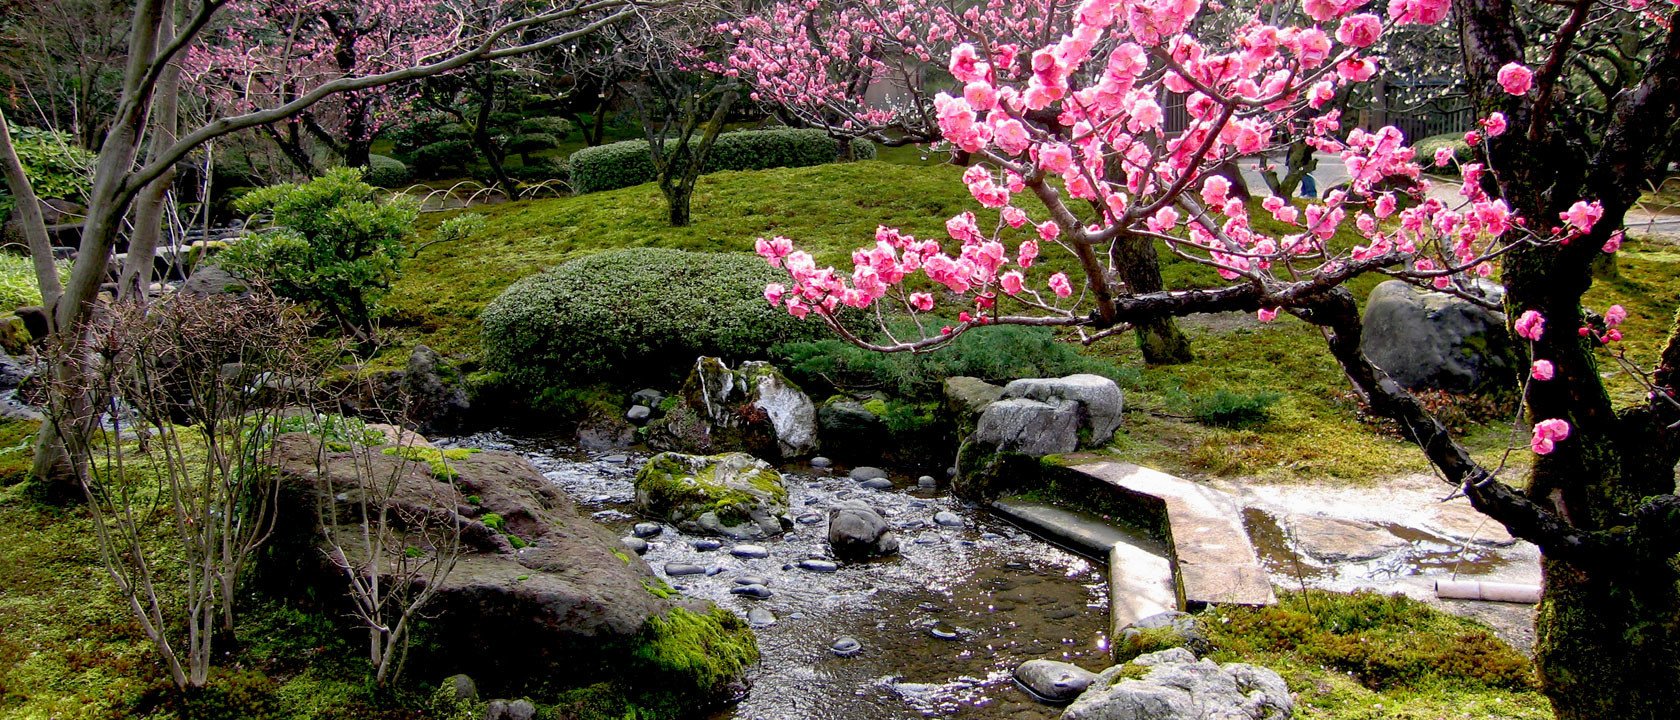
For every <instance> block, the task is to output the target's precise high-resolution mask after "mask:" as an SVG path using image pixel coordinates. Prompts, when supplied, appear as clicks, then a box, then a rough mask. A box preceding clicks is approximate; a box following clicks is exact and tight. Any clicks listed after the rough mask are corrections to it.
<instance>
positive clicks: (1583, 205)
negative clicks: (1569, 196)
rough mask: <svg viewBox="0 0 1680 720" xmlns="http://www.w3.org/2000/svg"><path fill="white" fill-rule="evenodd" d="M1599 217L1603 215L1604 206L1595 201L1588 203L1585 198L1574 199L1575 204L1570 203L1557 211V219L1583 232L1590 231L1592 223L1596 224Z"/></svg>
mask: <svg viewBox="0 0 1680 720" xmlns="http://www.w3.org/2000/svg"><path fill="white" fill-rule="evenodd" d="M1601 217H1604V206H1603V205H1600V204H1598V202H1597V201H1593V202H1590V203H1589V202H1587V201H1585V200H1576V201H1575V204H1574V205H1570V206H1569V209H1568V210H1565V211H1563V212H1561V213H1558V218H1559V219H1561V220H1563V221H1564V222H1566V223H1569V225H1570V226H1571V227H1573V228H1575V229H1576V230H1578V231H1580V232H1583V233H1585V232H1590V231H1592V229H1593V225H1595V224H1597V223H1598V219H1599V218H1601Z"/></svg>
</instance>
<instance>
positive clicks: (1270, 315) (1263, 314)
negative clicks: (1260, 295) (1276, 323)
mask: <svg viewBox="0 0 1680 720" xmlns="http://www.w3.org/2000/svg"><path fill="white" fill-rule="evenodd" d="M1257 314H1258V315H1259V317H1260V322H1263V323H1269V322H1271V321H1273V320H1276V319H1277V316H1278V309H1277V308H1260V311H1259V313H1257Z"/></svg>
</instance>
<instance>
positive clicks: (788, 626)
mask: <svg viewBox="0 0 1680 720" xmlns="http://www.w3.org/2000/svg"><path fill="white" fill-rule="evenodd" d="M439 444H440V445H445V444H447V445H456V446H464V447H481V448H486V449H499V450H511V451H514V452H518V453H521V454H523V455H525V456H526V457H528V458H529V459H530V460H531V462H532V463H534V464H535V465H536V466H537V468H538V469H539V470H541V471H542V472H543V473H544V475H545V476H546V477H548V478H549V479H550V480H552V481H553V482H554V483H555V484H556V485H557V486H558V487H560V488H561V489H562V490H564V491H565V492H566V493H568V494H569V495H570V496H571V498H572V499H573V500H574V501H575V502H576V503H577V505H578V508H579V510H580V511H582V512H585V513H590V514H592V516H593V517H594V518H595V520H596V521H598V522H600V523H602V524H604V525H607V526H609V527H611V528H613V529H614V530H615V531H617V532H619V533H621V534H623V535H629V534H630V531H631V528H632V526H633V525H634V524H635V523H636V522H638V521H639V520H642V519H641V518H638V517H636V515H635V509H634V507H633V502H634V499H635V489H634V486H633V480H634V478H635V474H636V471H637V470H638V469H639V468H640V467H641V464H642V462H643V461H644V460H645V459H646V458H647V455H645V454H641V453H635V452H611V453H605V454H593V455H591V454H587V453H583V452H580V451H578V450H577V449H576V448H574V447H572V446H570V445H568V444H566V443H565V442H563V441H561V440H558V439H553V438H546V439H545V438H541V437H516V436H510V435H505V434H501V433H485V434H479V435H473V436H469V437H464V438H458V439H455V440H454V441H451V442H448V443H439ZM783 474H784V476H785V478H786V483H787V488H788V492H789V495H790V503H789V504H790V507H791V510H790V512H789V515H791V516H793V517H794V518H795V522H794V528H793V530H791V531H789V532H787V533H785V534H784V535H783V536H782V537H781V538H778V539H771V540H768V541H764V542H759V543H756V544H760V545H763V546H765V547H766V548H767V549H768V550H769V552H770V554H769V557H767V558H763V559H743V558H737V557H734V556H732V555H730V553H729V549H730V547H731V545H732V544H733V543H731V542H730V541H728V539H726V538H718V539H719V540H722V541H723V544H722V547H721V548H720V549H716V550H709V551H701V550H697V549H696V548H695V542H696V541H699V540H703V539H706V538H701V537H698V536H689V535H684V534H681V533H678V532H677V531H676V530H675V529H674V528H672V527H670V526H666V527H665V529H664V532H663V533H662V534H660V535H658V536H656V537H652V538H649V539H648V540H649V543H650V545H651V547H650V549H649V550H648V552H647V554H646V555H645V556H644V559H646V560H647V562H648V564H649V565H651V566H652V567H653V568H654V571H655V573H656V574H658V575H659V576H660V577H662V578H665V579H666V580H667V582H669V583H670V584H671V585H672V586H673V587H675V588H677V589H679V590H681V591H682V592H684V593H686V594H688V595H690V596H694V597H701V598H705V599H708V600H711V601H712V602H714V603H717V604H718V605H720V606H722V607H725V608H728V609H729V610H731V611H733V612H735V613H737V614H739V615H741V616H742V617H748V616H749V613H751V614H752V618H751V619H754V620H757V621H759V623H760V624H759V626H758V627H756V632H757V634H758V644H759V649H760V651H761V653H762V655H763V660H762V662H761V663H760V665H759V667H758V668H757V669H756V670H755V671H754V673H753V676H752V678H751V680H752V683H753V687H752V690H751V692H750V693H749V694H748V695H747V697H746V698H745V699H743V700H742V701H741V702H740V703H739V704H738V705H736V706H734V707H732V708H729V709H727V710H725V711H723V712H721V713H719V714H718V715H717V717H718V718H739V719H741V720H784V719H786V718H811V717H821V718H824V719H825V720H894V719H897V718H924V717H940V718H1053V717H1057V716H1058V715H1059V714H1060V712H1061V709H1060V708H1054V707H1049V706H1045V705H1041V704H1039V703H1037V702H1034V701H1033V700H1032V699H1031V698H1030V697H1029V696H1028V695H1027V694H1026V692H1025V691H1023V690H1021V689H1020V688H1019V687H1017V686H1016V685H1015V684H1014V682H1013V680H1012V679H1011V672H1012V671H1013V669H1014V668H1015V666H1016V665H1018V664H1020V663H1021V662H1023V661H1026V660H1030V659H1034V658H1050V659H1057V660H1064V661H1067V662H1072V663H1074V664H1077V665H1080V666H1083V667H1085V668H1086V669H1089V670H1093V671H1100V670H1102V669H1103V668H1105V667H1107V666H1108V664H1109V663H1108V661H1107V660H1108V656H1109V653H1108V638H1107V634H1106V633H1107V626H1108V584H1107V581H1106V578H1105V574H1104V572H1103V570H1102V569H1101V568H1099V567H1098V566H1097V565H1096V564H1095V563H1092V562H1090V561H1088V560H1086V559H1084V558H1082V557H1079V556H1077V555H1074V554H1072V553H1069V552H1066V551H1064V550H1061V549H1059V548H1057V547H1054V546H1052V545H1049V544H1047V543H1045V542H1043V541H1040V540H1038V539H1036V538H1034V537H1032V536H1030V535H1028V534H1026V533H1023V532H1021V531H1019V530H1017V529H1015V528H1013V527H1011V526H1009V525H1008V524H1006V523H1004V522H1003V521H1001V520H997V519H995V518H993V517H991V516H990V515H988V514H986V513H985V512H983V511H981V510H978V509H976V508H973V507H970V506H966V505H964V504H963V503H961V502H958V501H955V500H953V499H951V498H949V497H948V496H947V495H946V494H944V493H943V492H942V491H940V492H934V491H924V490H918V489H916V484H915V481H914V480H911V479H908V478H899V477H895V478H893V480H894V482H895V487H894V488H892V489H890V490H887V489H883V490H872V489H867V488H864V487H861V486H859V484H858V483H857V482H855V481H853V480H851V479H849V478H847V477H846V476H845V475H844V474H843V473H841V472H839V471H836V472H834V473H830V472H828V471H825V470H816V469H813V468H810V467H806V466H797V467H786V468H783ZM854 499H855V500H863V501H865V502H868V503H869V504H870V505H871V506H873V507H874V508H875V509H876V510H877V511H879V512H880V513H881V514H882V516H883V517H885V518H886V519H887V521H888V522H889V523H890V524H892V526H893V528H894V532H895V533H897V535H898V538H899V541H900V544H901V548H902V549H901V552H900V555H899V556H898V557H894V558H890V559H886V560H879V561H875V562H870V563H859V564H850V565H847V564H842V565H841V566H840V568H839V570H838V571H837V572H812V571H809V570H804V569H801V568H799V567H798V563H799V562H800V561H801V560H804V559H807V558H824V557H827V551H828V547H827V541H826V529H827V508H828V507H829V506H830V505H832V504H833V503H835V502H837V501H840V500H854ZM940 512H950V513H954V514H955V515H956V516H957V517H959V518H960V519H961V520H962V524H961V526H947V525H940V524H937V523H935V522H934V520H933V517H934V515H935V514H936V513H940ZM947 520H949V518H947ZM670 563H684V564H693V565H698V566H699V567H701V568H705V569H706V571H707V574H704V575H687V576H679V577H666V575H665V573H664V572H663V568H665V566H666V565H667V564H670ZM749 576H758V577H759V578H761V579H767V580H769V583H768V587H769V589H770V590H771V591H772V593H773V594H772V595H771V596H770V597H768V598H766V599H762V600H760V599H753V598H748V597H744V596H741V595H736V594H732V593H731V592H730V591H731V589H733V588H735V587H737V586H738V585H737V583H736V580H737V579H738V578H743V577H749ZM754 611H757V612H754ZM764 611H768V612H769V613H770V614H771V615H773V616H774V618H775V619H774V623H773V624H769V625H763V624H762V623H763V622H764V621H767V620H768V619H769V618H768V617H767V616H765V614H764ZM842 637H849V638H852V639H854V640H856V641H857V642H858V643H859V644H860V645H861V646H862V651H861V652H860V653H858V654H856V655H854V656H850V657H840V656H838V655H836V654H835V653H834V652H833V651H832V650H831V646H832V645H833V644H834V642H835V641H836V640H838V639H840V638H842Z"/></svg>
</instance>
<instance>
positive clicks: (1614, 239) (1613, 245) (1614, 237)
mask: <svg viewBox="0 0 1680 720" xmlns="http://www.w3.org/2000/svg"><path fill="white" fill-rule="evenodd" d="M1603 249H1604V252H1607V253H1613V252H1616V251H1617V250H1620V249H1622V231H1620V230H1617V231H1616V232H1613V233H1610V239H1609V240H1605V241H1604V248H1603Z"/></svg>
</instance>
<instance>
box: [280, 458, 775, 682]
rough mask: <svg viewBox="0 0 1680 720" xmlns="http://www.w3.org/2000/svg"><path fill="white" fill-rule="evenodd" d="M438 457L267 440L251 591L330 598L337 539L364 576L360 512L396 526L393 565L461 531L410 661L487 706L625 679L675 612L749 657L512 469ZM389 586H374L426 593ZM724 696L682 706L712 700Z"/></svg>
mask: <svg viewBox="0 0 1680 720" xmlns="http://www.w3.org/2000/svg"><path fill="white" fill-rule="evenodd" d="M386 451H391V452H390V453H387V452H386ZM439 452H440V451H438V450H435V449H427V448H424V447H419V446H409V447H404V446H385V445H381V446H374V447H371V448H357V449H352V450H339V449H333V448H327V449H325V450H322V449H321V448H320V447H319V444H318V443H317V441H316V440H315V439H314V438H312V437H309V436H307V435H303V434H297V433H294V434H289V435H284V436H282V437H280V438H279V439H278V440H276V442H275V457H276V462H277V465H278V467H279V470H280V478H281V492H280V494H279V502H278V511H277V518H278V525H277V526H276V528H275V532H274V535H273V538H272V540H271V541H270V542H269V544H268V549H267V551H266V552H265V558H264V564H263V566H262V567H261V568H260V569H259V570H260V572H259V575H258V578H257V580H258V582H257V583H256V584H255V587H259V588H262V589H266V590H269V591H270V592H277V593H305V592H307V593H310V597H311V598H313V601H314V602H322V601H326V600H324V599H329V598H332V597H333V596H335V595H338V594H340V593H343V592H344V588H345V585H346V583H345V577H344V576H345V573H344V572H343V571H342V570H340V569H339V568H338V567H335V566H334V563H333V561H332V560H330V559H329V558H331V557H333V556H334V553H332V552H329V550H330V549H331V548H330V546H328V545H327V539H328V538H332V537H336V538H339V543H338V545H339V547H340V548H341V550H340V552H342V553H343V556H349V557H351V558H353V559H355V560H356V561H357V562H361V561H363V560H365V559H366V557H367V555H366V554H367V552H368V550H367V549H366V545H364V544H363V543H361V542H360V541H359V540H358V538H360V537H362V529H363V525H362V524H361V523H360V522H358V521H357V520H356V518H357V517H358V515H357V513H358V512H359V511H361V510H362V508H361V502H363V501H366V502H369V503H373V504H376V505H381V506H384V507H385V508H386V509H387V510H388V511H389V516H390V517H392V518H395V519H398V520H393V523H394V527H392V529H391V532H392V533H393V537H391V538H390V540H389V542H388V543H387V548H388V549H389V550H388V551H389V552H391V553H393V554H394V557H395V558H396V559H403V558H406V559H407V561H408V562H419V561H421V560H423V559H424V558H426V557H427V556H428V553H432V552H437V551H436V550H435V549H434V548H436V547H439V546H438V545H436V543H438V542H440V538H447V537H449V536H450V533H449V532H448V531H447V530H446V529H448V528H459V530H460V554H459V556H458V557H457V559H456V561H455V564H454V566H453V569H452V570H450V571H449V572H448V574H447V575H445V576H443V577H442V578H441V579H435V580H431V582H432V584H433V587H434V588H435V589H436V594H435V595H434V596H433V598H432V600H431V602H430V603H429V604H428V605H427V607H426V609H425V614H426V616H427V617H432V618H440V619H441V620H440V621H438V622H435V623H433V624H432V626H431V627H430V628H429V629H428V630H427V636H426V639H427V642H426V644H425V645H426V647H425V648H424V649H422V650H420V651H421V652H424V653H426V654H427V660H426V662H427V663H428V667H436V668H437V669H438V670H439V671H440V672H445V673H450V672H460V671H464V670H470V671H472V672H473V674H474V675H475V676H476V677H478V678H479V679H480V680H481V681H482V682H483V683H484V685H483V689H484V690H485V691H486V693H487V694H494V695H503V696H506V695H519V694H524V693H526V692H534V691H537V690H539V689H544V688H551V687H552V686H553V683H554V682H555V680H556V678H564V679H565V681H566V682H570V681H573V680H576V681H579V682H583V683H584V684H590V683H594V682H600V681H602V678H601V675H600V672H601V671H600V668H603V667H614V666H615V665H629V664H632V663H634V662H635V661H634V660H633V653H634V652H635V650H636V648H637V647H638V646H639V645H640V644H641V643H643V642H644V641H645V638H647V637H648V633H650V632H655V631H656V629H655V628H654V626H655V625H657V624H656V623H652V622H651V621H653V620H655V619H658V618H666V617H670V616H671V615H672V614H673V613H676V612H678V611H679V609H681V610H684V611H689V612H694V613H697V614H698V616H700V617H702V618H705V619H704V620H703V621H702V622H701V623H700V624H699V625H697V626H695V628H694V629H696V630H699V631H700V632H701V634H702V635H703V636H705V637H706V640H705V642H714V641H715V642H730V643H738V642H751V640H750V631H749V629H748V628H747V627H746V624H745V623H742V622H737V621H734V620H733V619H732V618H729V617H727V616H723V615H714V614H713V607H712V606H711V605H710V604H709V603H706V602H704V601H699V600H694V599H690V598H683V597H680V596H678V597H671V596H669V595H665V594H660V593H654V592H651V591H650V590H649V588H650V587H654V586H656V585H657V582H658V578H657V577H656V576H655V575H654V574H653V571H652V569H651V568H649V567H648V565H647V563H646V562H644V561H643V560H642V559H641V558H639V557H637V556H636V555H635V554H633V553H630V552H628V551H626V550H624V549H623V546H622V545H621V544H620V543H619V539H618V537H616V536H615V535H614V534H613V533H612V532H610V531H608V530H607V528H606V527H604V526H602V525H601V524H599V523H597V522H595V521H593V520H592V519H590V518H589V517H588V516H586V515H582V514H579V513H578V511H577V509H576V507H575V506H574V505H573V504H572V502H571V501H570V500H569V499H567V498H566V496H565V495H564V494H563V493H562V492H561V491H560V490H559V489H558V488H556V487H555V486H554V484H553V483H551V482H549V481H548V480H547V479H546V478H544V477H543V476H542V474H541V473H539V472H538V471H537V470H536V468H534V467H532V466H531V464H530V462H529V461H527V460H526V459H525V458H524V457H522V456H520V455H517V454H515V453H511V452H499V451H486V452H472V453H468V452H461V451H454V452H450V451H444V452H449V455H447V456H444V455H440V454H439ZM405 456H406V457H409V458H414V459H405ZM445 460H447V465H444V461H445ZM440 467H447V468H448V470H447V471H444V470H440V469H438V468H440ZM375 483H377V485H375ZM373 488H390V489H391V492H390V493H389V494H386V493H385V492H384V491H383V490H375V489H373ZM334 504H336V505H338V506H339V507H338V509H339V510H340V513H339V514H338V515H336V516H331V515H329V516H327V518H326V521H325V522H323V514H322V513H321V512H320V509H321V508H322V507H328V506H332V505H334ZM396 559H392V560H389V561H388V562H390V563H395V562H396V561H397V560H396ZM401 578H403V576H400V575H391V576H387V577H386V578H385V581H386V582H387V583H397V582H409V581H412V582H415V583H419V582H427V581H428V578H427V577H426V576H425V575H422V576H420V577H419V578H408V579H406V580H404V579H401ZM685 632H687V631H686V630H685ZM684 672H685V671H682V670H680V669H671V670H668V671H664V672H660V676H661V677H658V678H655V677H647V678H643V679H644V680H646V681H647V682H648V683H649V684H650V685H653V686H667V685H668V684H675V685H674V686H677V687H681V686H683V684H685V683H687V684H690V685H692V684H693V683H694V682H695V681H696V678H695V677H689V676H686V675H684V674H683V673H684ZM708 682H715V680H714V681H708ZM729 682H731V681H730V680H724V681H723V682H721V683H718V684H717V685H712V686H708V687H705V688H703V689H696V692H700V693H702V694H712V693H722V692H723V691H724V690H725V688H724V687H722V685H724V684H727V683H729Z"/></svg>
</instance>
